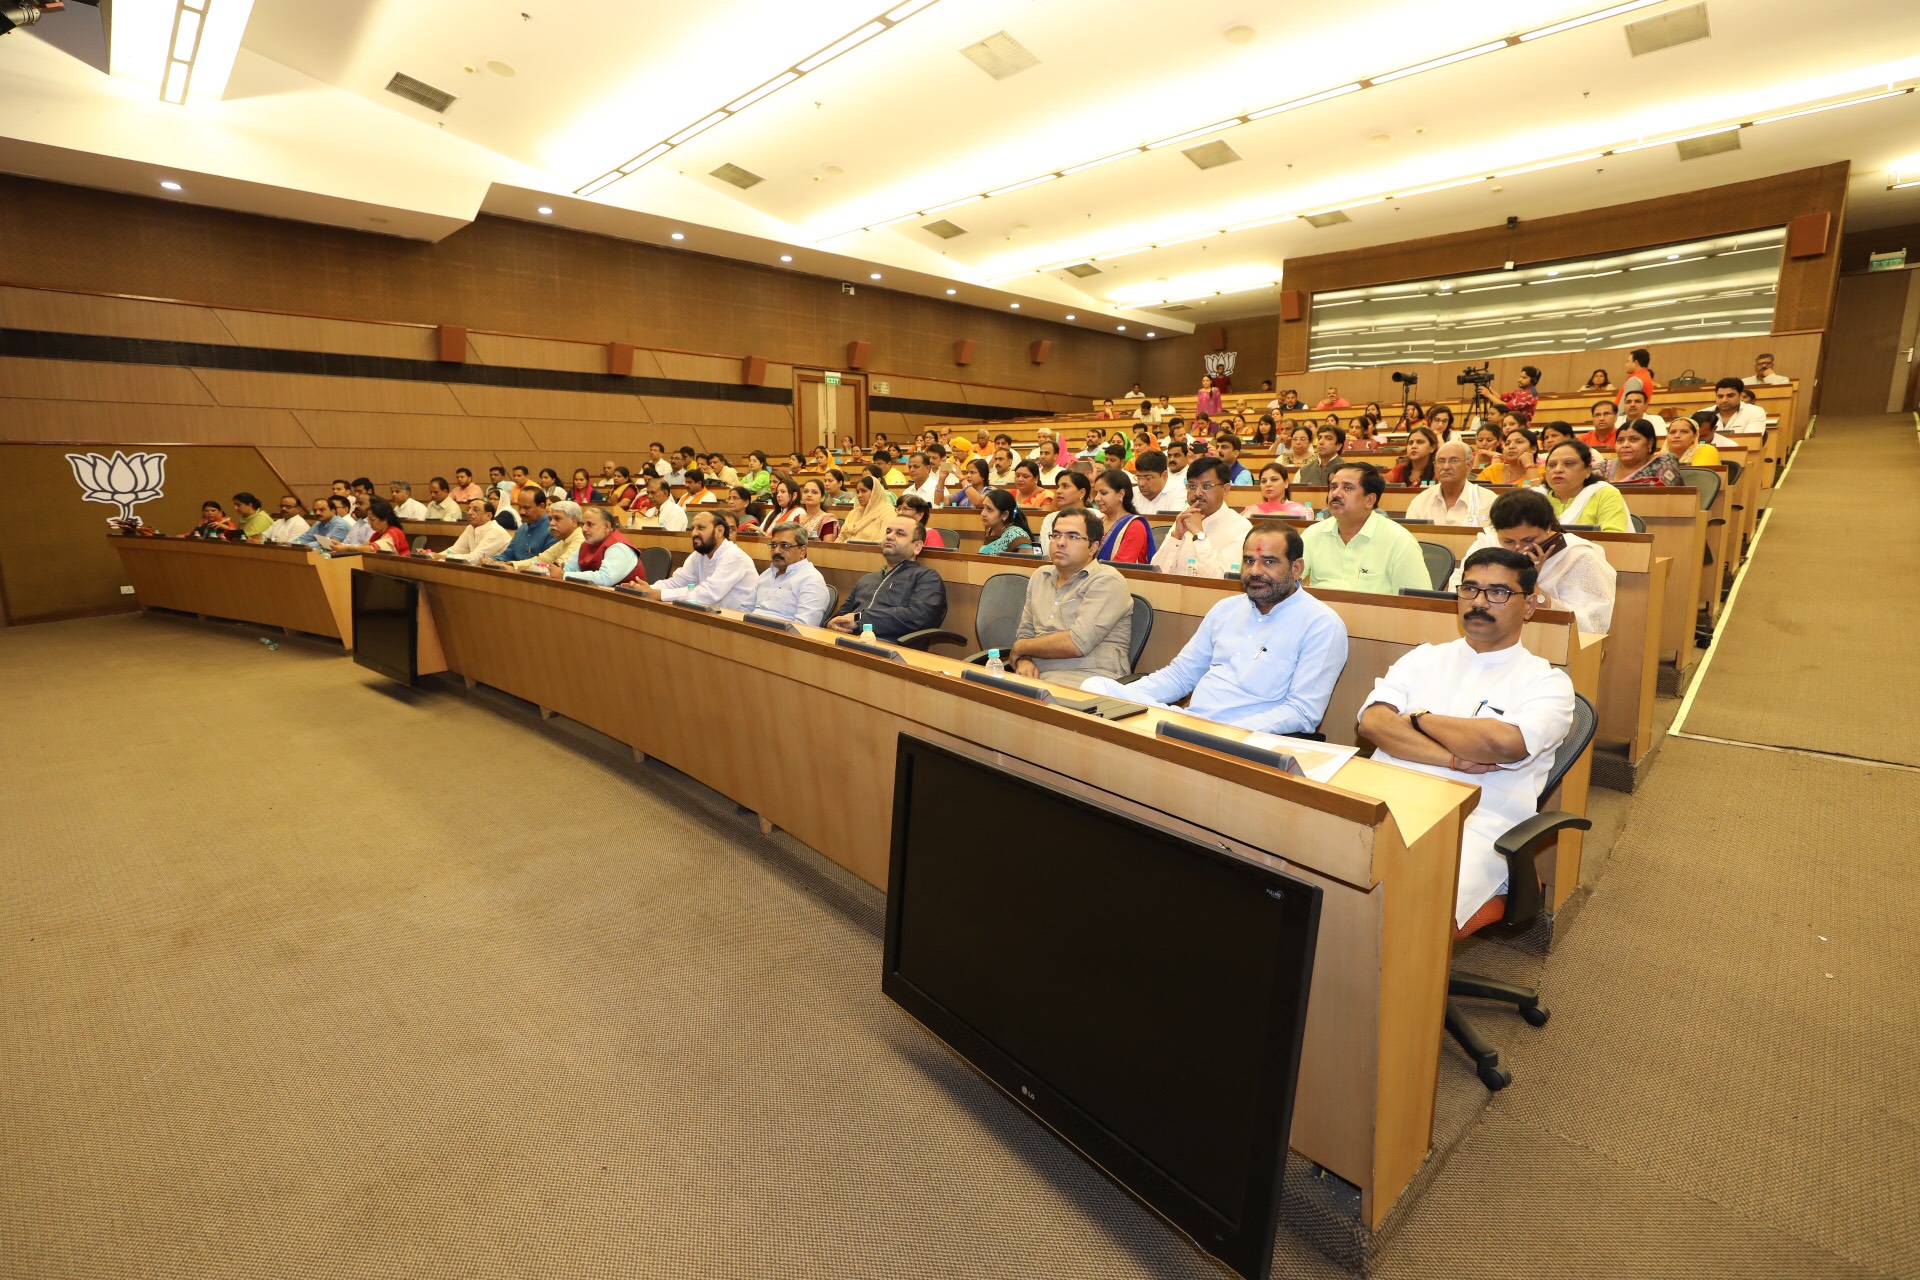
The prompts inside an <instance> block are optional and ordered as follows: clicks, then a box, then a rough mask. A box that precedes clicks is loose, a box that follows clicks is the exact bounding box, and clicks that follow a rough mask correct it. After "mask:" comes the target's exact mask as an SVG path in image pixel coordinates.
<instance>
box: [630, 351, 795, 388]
mask: <svg viewBox="0 0 1920 1280" xmlns="http://www.w3.org/2000/svg"><path fill="white" fill-rule="evenodd" d="M653 358H654V363H656V364H658V365H659V366H660V374H661V376H662V377H667V378H682V379H686V380H687V381H690V382H723V383H726V384H728V385H730V386H734V385H738V384H739V382H740V357H739V356H701V355H686V354H684V353H682V352H678V351H656V352H654V353H653ZM769 385H772V384H769Z"/></svg>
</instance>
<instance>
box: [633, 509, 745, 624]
mask: <svg viewBox="0 0 1920 1280" xmlns="http://www.w3.org/2000/svg"><path fill="white" fill-rule="evenodd" d="M691 533H692V537H693V554H692V555H690V556H688V557H687V558H686V560H685V561H684V562H682V564H681V565H680V567H679V568H678V569H676V570H674V572H673V576H672V577H668V578H662V579H661V580H660V581H658V582H655V583H651V584H649V585H650V588H651V589H652V590H653V591H654V592H655V593H657V594H658V595H659V597H660V598H661V599H662V600H665V601H667V602H668V603H669V604H671V603H673V602H675V601H680V600H684V601H686V602H688V603H689V604H704V605H711V606H713V607H714V608H717V609H738V610H740V611H742V612H745V611H746V610H748V609H751V608H752V607H753V588H754V578H755V573H754V563H753V557H752V556H750V555H748V554H747V553H746V552H744V551H742V550H741V549H740V548H739V547H737V546H735V545H734V542H733V535H732V531H731V530H729V529H728V528H727V522H726V520H725V518H723V517H722V516H721V515H720V513H719V512H717V511H702V512H700V513H699V514H698V515H696V516H694V518H693V528H692V530H691Z"/></svg>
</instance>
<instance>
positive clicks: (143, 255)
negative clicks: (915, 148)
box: [0, 177, 1138, 398]
mask: <svg viewBox="0 0 1920 1280" xmlns="http://www.w3.org/2000/svg"><path fill="white" fill-rule="evenodd" d="M0 203H3V204H4V205H5V206H6V207H7V208H8V209H9V210H11V211H12V213H13V216H14V219H15V221H16V223H17V224H19V225H22V226H31V227H33V228H35V236H36V243H35V251H34V252H33V253H32V254H30V255H29V254H21V255H15V258H16V261H15V263H14V265H13V266H12V267H10V269H9V270H10V275H11V277H12V278H11V279H10V281H9V283H15V284H28V285H44V286H49V287H54V288H70V289H79V290H91V291H96V292H101V293H121V294H137V295H142V296H146V297H159V298H186V299H192V300H195V301H200V302H206V303H210V304H213V305H216V306H222V305H223V306H232V307H260V308H265V309H269V310H274V311H285V312H294V313H304V314H310V315H322V316H362V317H366V318H369V319H375V320H396V321H404V322H408V323H413V324H428V325H431V324H443V323H444V324H461V325H466V326H467V327H468V328H470V329H491V330H495V331H499V332H504V333H524V334H545V335H551V336H553V337H561V338H579V339H584V340H586V341H589V342H607V341H621V342H632V343H635V344H636V345H638V346H643V347H670V348H678V349H683V350H690V351H707V352H713V353H716V354H721V355H726V356H729V357H731V358H734V359H737V358H738V357H739V356H741V355H745V354H747V353H749V352H756V353H759V354H762V355H765V356H767V357H769V358H770V359H775V360H779V361H782V362H785V363H791V364H802V365H810V366H813V367H816V368H825V369H837V368H840V367H841V362H842V361H843V360H844V359H845V354H846V344H847V342H848V341H849V340H850V339H854V338H861V339H866V340H869V341H871V342H872V343H873V347H874V351H875V352H876V353H878V355H879V363H880V364H881V365H882V366H884V367H885V368H886V369H887V370H888V371H889V372H895V373H900V374H923V375H924V374H941V373H947V372H951V371H952V369H953V343H954V341H955V340H956V339H959V338H976V339H978V340H979V342H980V349H979V354H978V356H977V357H976V359H975V362H974V365H973V366H972V367H971V369H970V372H971V373H972V374H973V376H975V377H976V378H978V379H979V380H980V381H981V382H984V383H1003V384H1006V385H1009V386H1018V387H1032V388H1035V389H1039V388H1047V389H1052V390H1057V391H1062V392H1067V393H1070V394H1072V395H1074V396H1076V397H1082V398H1084V397H1086V396H1091V395H1094V394H1097V393H1098V391H1099V390H1100V389H1101V388H1102V387H1106V386H1112V385H1115V384H1117V385H1119V386H1121V387H1125V386H1126V385H1127V384H1128V383H1129V382H1131V381H1132V380H1133V374H1134V366H1135V364H1136V363H1137V360H1138V346H1137V344H1136V343H1134V342H1131V341H1129V340H1128V339H1126V338H1124V337H1122V336H1120V335H1117V334H1115V335H1111V336H1109V335H1103V334H1096V333H1092V332H1089V331H1087V330H1086V329H1084V328H1081V327H1078V326H1075V325H1065V324H1053V323H1049V322H1046V321H1042V320H1038V319H1032V318H1024V317H1020V316H1016V315H1013V314H1010V313H1007V312H1004V311H999V310H993V309H988V308H983V307H967V306H962V305H958V304H956V303H953V302H950V301H947V300H944V299H934V298H922V297H919V296H917V295H912V294H902V293H896V292H893V291H891V290H888V289H883V288H873V287H869V286H868V285H866V284H864V283H862V284H861V286H860V289H859V292H858V294H857V295H856V296H853V297H848V296H846V295H843V294H842V293H841V292H840V282H839V281H838V280H837V279H833V278H828V277H822V276H810V275H804V274H801V273H798V272H794V271H790V270H776V269H773V268H768V267H762V266H758V265H754V264H750V263H743V262H737V261H733V260H730V259H724V258H712V257H707V256H704V255H702V254H699V253H693V252H688V251H687V250H684V249H661V248H658V247H656V246H652V245H642V244H635V243H631V242H628V241H622V240H615V239H612V238H610V237H604V236H596V235H590V234H586V233H583V232H576V231H569V230H565V229H563V228H559V227H552V226H541V225H536V224H533V223H527V222H520V221H516V220H513V219H506V218H494V217H481V218H479V219H477V220H476V221H475V222H474V223H473V224H472V225H470V226H467V227H465V228H462V229H461V230H459V231H456V232H454V233H453V234H452V235H450V236H448V237H447V238H446V239H445V240H442V241H440V242H439V243H437V244H430V245H423V244H418V243H414V242H411V241H403V240H399V239H397V238H394V237H390V236H378V235H369V234H363V233H358V232H352V231H344V230H340V229H337V228H332V227H319V226H312V225H309V224H306V223H298V222H287V221H280V220H276V219H271V218H262V217H256V216H253V215H249V214H240V213H230V212H226V211H223V210H217V209H208V208H202V207H196V206H193V205H187V204H180V203H176V202H173V201H165V200H153V199H145V198H142V197H137V196H128V195H119V194H115V193H112V192H105V191H95V190H89V189H85V188H80V187H71V186H63V185H61V184H58V183H48V182H37V181H34V180H31V179H25V178H16V177H4V178H0ZM1036 339H1048V340H1051V341H1053V343H1054V346H1053V351H1052V355H1051V358H1050V359H1049V360H1048V362H1047V364H1046V365H1044V366H1041V367H1039V368H1035V367H1033V366H1031V365H1029V364H1027V362H1026V353H1027V348H1028V344H1029V343H1031V342H1033V341H1034V340H1036Z"/></svg>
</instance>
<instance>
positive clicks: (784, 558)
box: [753, 524, 832, 627]
mask: <svg viewBox="0 0 1920 1280" xmlns="http://www.w3.org/2000/svg"><path fill="white" fill-rule="evenodd" d="M767 552H768V554H767V558H768V559H769V560H771V561H772V562H773V565H772V567H771V568H769V569H766V570H764V571H763V572H762V573H761V574H760V577H759V580H758V581H757V582H755V584H754V588H753V612H754V613H761V614H766V615H768V616H770V617H775V618H785V619H786V620H787V621H788V622H797V623H799V624H800V625H801V626H803V627H817V626H819V625H820V624H821V623H822V622H824V621H826V617H827V602H828V600H829V598H830V596H831V594H832V593H831V592H830V591H828V589H827V580H826V579H825V578H823V577H821V576H820V570H819V569H818V568H817V567H815V565H814V563H813V561H811V560H809V559H808V558H807V527H806V526H805V525H802V524H777V525H775V526H773V529H772V531H771V532H769V533H768V534H767Z"/></svg>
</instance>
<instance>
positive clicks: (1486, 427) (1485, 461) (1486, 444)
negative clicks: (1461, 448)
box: [1473, 422, 1500, 475]
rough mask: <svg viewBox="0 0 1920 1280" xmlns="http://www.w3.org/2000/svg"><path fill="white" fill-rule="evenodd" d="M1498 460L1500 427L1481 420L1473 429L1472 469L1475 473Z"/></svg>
mask: <svg viewBox="0 0 1920 1280" xmlns="http://www.w3.org/2000/svg"><path fill="white" fill-rule="evenodd" d="M1499 461H1500V428H1499V427H1497V426H1495V425H1494V424H1493V423H1491V422H1483V423H1481V424H1480V425H1479V426H1477V427H1475V428H1474V429H1473V470H1474V473H1475V474H1476V475H1477V474H1479V473H1480V472H1482V471H1485V470H1486V469H1487V468H1488V467H1491V466H1494V465H1495V464H1497V463H1498V462H1499Z"/></svg>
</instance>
